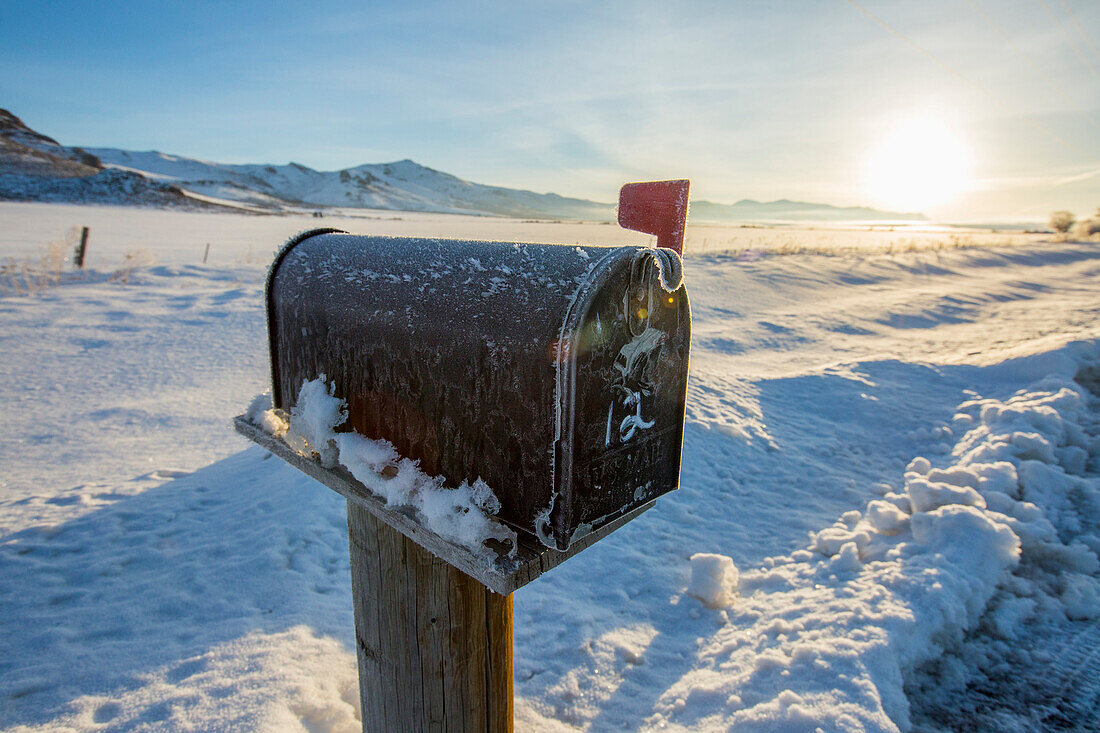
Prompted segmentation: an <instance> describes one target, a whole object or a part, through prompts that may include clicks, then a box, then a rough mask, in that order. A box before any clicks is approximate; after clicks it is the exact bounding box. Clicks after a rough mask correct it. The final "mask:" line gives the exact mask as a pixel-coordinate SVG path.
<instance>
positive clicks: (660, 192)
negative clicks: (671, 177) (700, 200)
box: [619, 180, 691, 255]
mask: <svg viewBox="0 0 1100 733" xmlns="http://www.w3.org/2000/svg"><path fill="white" fill-rule="evenodd" d="M690 187H691V181H686V180H681V181H650V182H648V183H628V184H626V185H625V186H623V187H622V189H621V190H620V191H619V226H621V227H625V228H626V229H633V230H634V231H636V232H645V233H646V234H656V235H657V246H658V247H667V248H668V249H671V250H673V251H674V252H676V254H678V255H683V253H684V226H685V225H686V224H687V211H688V189H689V188H690Z"/></svg>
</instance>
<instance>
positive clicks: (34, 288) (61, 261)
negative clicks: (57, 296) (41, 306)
mask: <svg viewBox="0 0 1100 733" xmlns="http://www.w3.org/2000/svg"><path fill="white" fill-rule="evenodd" d="M71 251H72V250H71V249H70V248H69V247H68V246H67V245H66V244H65V243H63V242H52V243H50V244H49V245H47V246H46V247H45V248H44V249H43V250H42V252H41V253H40V254H39V255H37V256H31V257H8V258H6V259H4V260H3V261H0V294H4V295H9V294H12V295H34V294H35V293H38V292H40V291H42V290H44V289H46V288H49V287H53V286H54V285H57V284H58V283H60V282H61V281H62V280H63V279H64V278H65V277H66V275H68V274H69V273H68V272H67V268H66V265H67V263H68V261H69V253H70V252H71Z"/></svg>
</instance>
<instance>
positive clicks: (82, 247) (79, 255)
mask: <svg viewBox="0 0 1100 733" xmlns="http://www.w3.org/2000/svg"><path fill="white" fill-rule="evenodd" d="M87 251H88V227H81V228H80V244H78V245H77V246H76V256H75V257H73V264H74V265H76V267H77V269H78V270H83V269H84V253H85V252H87Z"/></svg>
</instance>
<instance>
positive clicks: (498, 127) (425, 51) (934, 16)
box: [0, 0, 1100, 220]
mask: <svg viewBox="0 0 1100 733" xmlns="http://www.w3.org/2000/svg"><path fill="white" fill-rule="evenodd" d="M868 13H870V14H871V15H873V16H875V18H877V19H878V20H877V21H876V20H875V18H872V17H871V16H870V15H868ZM879 21H881V22H879ZM1097 38H1100V3H1096V2H1092V1H1091V0H1064V1H1063V0H1027V1H1026V2H1024V1H1023V0H1019V1H1015V0H952V1H946V0H926V1H925V2H920V3H913V2H892V1H891V2H887V1H886V0H860V1H859V2H858V3H856V2H849V1H848V0H816V1H814V2H802V1H800V0H784V1H783V2H744V1H738V2H671V1H666V2H623V3H615V2H604V3H583V2H542V3H527V2H501V3H487V2H479V3H460V2H451V3H442V2H441V3H432V2H402V3H388V2H358V3H314V4H310V5H308V6H307V4H304V3H280V2H274V3H273V2H265V3H228V2H219V3H208V2H195V1H194V0H192V1H190V2H186V3H173V2H125V1H121V0H118V1H115V2H111V3H105V2H41V1H39V2H33V3H32V2H20V1H18V0H14V1H13V0H5V2H3V3H0V107H5V108H8V109H10V110H11V111H12V112H14V113H15V114H16V115H18V116H20V117H22V118H23V120H24V121H25V122H27V123H28V124H29V125H31V126H32V127H34V128H36V129H38V130H40V131H42V132H45V133H46V134H48V135H51V136H53V137H55V138H57V139H58V140H60V141H61V142H62V143H65V144H74V145H85V146H97V147H121V148H127V149H136V150H146V149H157V150H161V151H165V152H171V153H177V154H180V155H187V156H191V157H197V158H202V159H207V160H216V161H221V162H257V163H259V162H264V163H266V162H273V163H285V162H288V161H296V162H299V163H303V164H305V165H309V166H312V167H315V168H319V169H325V170H333V169H338V168H344V167H349V166H353V165H357V164H360V163H371V162H383V161H389V160H396V159H401V158H412V159H414V160H416V161H417V162H420V163H422V164H425V165H429V166H431V167H433V168H438V169H440V170H445V171H447V172H450V173H454V174H456V175H458V176H461V177H463V178H467V179H470V180H475V181H479V182H484V183H492V184H499V185H506V186H513V187H521V188H529V189H533V190H536V191H555V192H558V193H561V194H564V195H573V196H581V197H586V198H593V199H597V200H603V201H609V200H612V199H614V197H615V195H616V191H617V188H618V185H619V184H620V183H622V182H624V181H626V180H640V179H647V178H668V177H690V178H691V179H692V181H693V187H694V193H695V195H696V196H698V197H700V198H706V199H709V200H714V201H725V202H732V201H734V200H737V199H740V198H756V199H769V200H770V199H775V198H782V197H786V198H794V199H801V200H813V201H825V202H830V203H835V204H870V205H878V206H893V207H895V208H921V209H922V210H925V211H926V212H927V213H930V214H931V215H933V216H937V217H941V218H947V219H956V220H958V219H983V218H985V219H994V218H996V219H1027V218H1032V219H1034V218H1036V217H1038V218H1045V216H1046V214H1047V213H1048V212H1049V211H1050V210H1052V209H1054V208H1068V209H1071V210H1074V211H1077V212H1078V213H1082V214H1084V213H1089V212H1091V211H1093V210H1094V209H1095V208H1096V207H1098V206H1100V52H1098V51H1097V46H1096V44H1097V43H1098V42H1100V41H1097V40H1094V39H1097ZM914 120H917V121H920V124H919V125H917V124H915V123H914V122H913V121H914ZM925 124H930V125H932V126H933V127H935V128H936V129H937V130H940V131H946V132H942V134H941V135H940V137H939V138H928V137H927V136H926V137H925V138H921V139H919V140H918V139H912V140H910V139H909V138H907V137H906V135H909V134H910V133H907V132H904V131H905V130H914V129H918V128H920V125H925ZM898 130H901V131H903V132H897V131H898ZM918 135H919V133H918ZM945 136H946V138H945ZM947 138H949V141H950V145H947V144H946V143H944V144H936V145H937V149H938V150H942V149H944V147H945V146H946V147H950V149H951V150H953V151H961V152H960V153H959V155H957V156H956V157H965V158H966V161H967V165H966V166H965V171H958V170H955V169H954V168H953V167H952V166H951V165H949V164H945V165H944V166H939V165H938V163H937V165H936V166H934V167H935V168H936V169H940V168H942V169H944V170H948V169H950V170H951V171H952V172H951V173H950V174H949V175H951V176H954V177H955V178H957V179H959V178H960V177H961V176H965V185H962V184H961V183H960V180H961V179H960V180H956V181H954V183H960V186H961V189H962V190H959V191H953V192H952V194H951V195H950V196H947V195H944V196H941V197H939V198H938V200H936V197H935V196H930V195H929V194H930V193H931V192H930V189H933V188H936V187H937V182H936V181H934V180H926V181H923V183H924V185H923V188H921V187H920V186H917V187H914V186H912V185H908V186H907V185H905V181H909V182H911V181H912V180H913V178H914V176H917V177H919V176H920V175H924V176H926V177H927V176H930V175H933V174H932V173H929V172H928V171H924V172H923V173H914V174H913V175H908V174H907V173H906V171H905V170H900V169H901V168H905V166H907V165H910V164H912V161H911V158H917V159H924V160H933V161H938V159H937V158H935V156H934V155H933V152H934V151H929V152H928V153H927V154H926V153H925V148H923V147H922V145H923V146H925V147H927V146H929V145H932V144H933V143H932V142H929V140H942V139H947ZM891 146H892V147H891ZM952 146H953V147H952ZM907 150H908V151H909V152H910V153H912V155H911V156H910V158H906V157H905V156H904V155H903V153H905V151H907ZM883 151H885V152H883ZM875 156H878V158H876V159H877V160H879V162H880V163H882V161H887V164H882V165H879V170H880V174H879V178H877V179H873V180H869V179H868V175H869V174H868V172H867V171H868V169H869V168H868V166H869V163H868V161H869V159H870V158H875ZM884 156H885V157H884ZM906 161H909V162H906ZM918 162H919V161H918ZM949 162H950V161H948V163H949ZM884 167H885V168H886V169H887V170H888V171H896V172H895V173H894V174H891V173H889V172H887V173H886V174H885V175H886V176H887V178H889V176H890V175H895V176H896V177H898V178H899V179H904V180H898V181H889V180H887V181H886V182H885V183H883V182H882V175H883V174H882V173H881V169H883V168H884ZM872 178H873V177H872ZM891 184H895V185H891ZM942 188H943V191H944V192H945V191H947V190H948V189H950V188H951V186H949V185H947V182H945V183H944V186H943V187H942ZM918 194H919V195H918ZM906 204H910V206H907V205H906Z"/></svg>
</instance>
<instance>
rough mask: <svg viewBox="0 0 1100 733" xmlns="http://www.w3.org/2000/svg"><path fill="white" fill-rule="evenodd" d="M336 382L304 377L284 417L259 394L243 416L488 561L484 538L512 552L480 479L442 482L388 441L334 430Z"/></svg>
mask: <svg viewBox="0 0 1100 733" xmlns="http://www.w3.org/2000/svg"><path fill="white" fill-rule="evenodd" d="M335 390H336V385H335V384H334V383H333V384H329V383H327V378H326V376H325V375H324V374H322V375H320V376H319V377H318V378H317V379H313V380H308V381H303V382H302V388H301V390H299V393H298V401H297V403H296V404H295V405H294V407H293V409H292V410H291V412H290V415H289V418H287V417H285V416H284V415H281V414H280V413H279V412H278V411H276V410H273V409H272V408H271V395H270V393H267V392H265V393H264V394H261V395H258V396H257V397H256V398H255V399H254V400H253V401H252V404H251V405H249V408H248V411H247V413H246V416H247V417H248V419H249V420H250V421H251V422H252V423H253V424H254V425H257V426H259V427H260V428H262V429H263V430H264V431H266V432H267V433H269V434H270V435H273V436H275V437H283V438H284V439H285V440H286V443H287V445H289V446H290V447H291V448H292V449H294V450H295V451H296V452H298V453H299V454H300V455H304V456H313V455H315V456H317V458H318V459H319V460H320V462H321V465H323V466H325V467H326V468H333V467H335V466H337V465H341V466H343V467H344V468H346V469H348V471H350V472H351V475H352V476H354V477H355V478H356V480H358V481H359V482H360V483H362V484H363V485H364V486H366V487H367V488H368V489H370V491H371V492H372V493H374V494H375V495H376V496H379V497H381V498H382V499H385V500H386V506H390V507H411V508H412V509H413V510H415V512H416V516H417V518H418V519H419V521H420V523H421V524H422V525H423V526H424V527H426V528H427V529H430V530H431V531H432V532H435V533H436V534H438V535H439V536H440V537H443V538H444V539H446V540H448V541H450V542H453V543H455V544H456V545H461V546H462V547H465V548H467V549H469V550H471V551H473V552H474V553H475V554H477V555H480V556H481V557H484V558H485V559H487V560H493V559H495V558H496V557H497V552H496V550H495V549H493V547H491V546H490V545H488V544H486V543H487V542H494V543H500V544H502V545H504V546H506V547H508V548H509V551H508V553H509V555H510V556H512V557H514V556H515V553H516V547H517V538H516V533H515V532H514V531H512V530H511V529H509V528H508V527H506V526H505V525H504V524H503V523H502V522H500V521H499V520H496V519H493V515H495V514H496V513H497V512H499V511H500V500H499V499H498V498H497V496H496V494H494V493H493V490H492V489H491V488H489V486H488V485H487V484H486V483H485V482H484V481H482V480H481V479H478V480H476V481H474V482H473V483H472V484H470V483H467V482H465V481H464V482H463V483H462V484H460V485H459V486H458V487H447V486H445V485H444V484H445V480H444V478H443V477H442V476H429V475H428V474H426V473H424V472H423V471H421V470H420V463H419V461H413V460H410V459H408V458H404V457H402V456H400V455H399V454H398V452H397V449H396V448H394V446H393V445H392V444H391V443H389V442H388V441H385V440H371V439H369V438H365V437H363V436H362V435H360V434H358V433H356V432H354V431H352V432H345V433H337V432H336V431H335V429H336V428H337V427H339V426H340V425H342V424H343V423H344V422H345V421H346V420H347V416H348V414H347V408H346V404H345V402H344V400H342V399H340V398H339V397H336V396H335Z"/></svg>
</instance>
